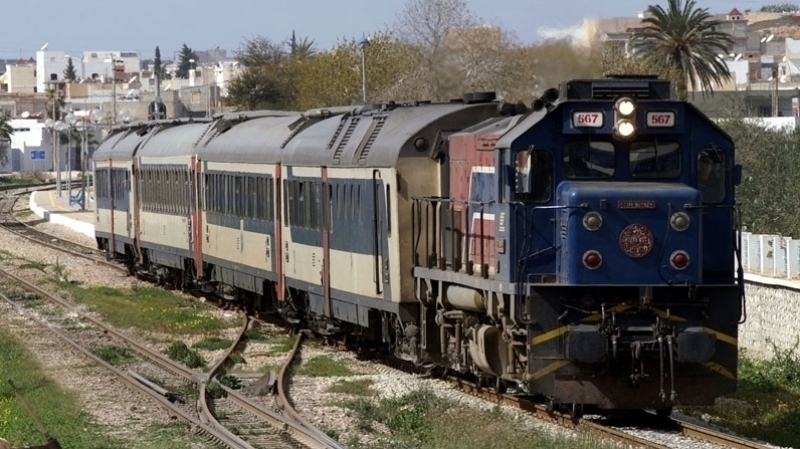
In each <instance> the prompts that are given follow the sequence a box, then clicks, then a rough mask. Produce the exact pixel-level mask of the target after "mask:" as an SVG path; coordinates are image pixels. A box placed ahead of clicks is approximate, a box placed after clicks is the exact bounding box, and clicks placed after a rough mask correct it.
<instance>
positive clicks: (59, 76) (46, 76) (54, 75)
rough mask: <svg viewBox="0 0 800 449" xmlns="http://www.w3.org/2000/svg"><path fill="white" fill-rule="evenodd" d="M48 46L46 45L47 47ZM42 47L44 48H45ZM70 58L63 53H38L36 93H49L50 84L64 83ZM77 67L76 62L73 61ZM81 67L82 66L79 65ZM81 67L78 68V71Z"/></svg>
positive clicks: (43, 51) (48, 51) (51, 51)
mask: <svg viewBox="0 0 800 449" xmlns="http://www.w3.org/2000/svg"><path fill="white" fill-rule="evenodd" d="M46 46H47V45H45V47H46ZM45 47H42V48H45ZM68 58H69V56H68V55H67V54H66V53H65V52H63V51H60V50H58V51H54V50H39V51H37V52H36V91H37V92H47V90H48V84H50V83H54V82H63V81H64V69H66V68H67V60H68ZM72 64H73V65H75V61H74V60H73V61H72ZM78 66H80V64H78ZM78 68H79V67H76V70H78Z"/></svg>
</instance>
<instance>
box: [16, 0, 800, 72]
mask: <svg viewBox="0 0 800 449" xmlns="http://www.w3.org/2000/svg"><path fill="white" fill-rule="evenodd" d="M466 2H467V4H468V5H469V9H470V10H471V11H472V12H473V13H474V14H475V15H476V16H477V17H479V18H481V19H482V20H483V21H484V22H488V23H492V24H495V25H499V26H500V27H502V28H503V29H504V30H507V31H511V32H513V33H514V34H515V35H516V37H517V39H518V40H519V41H520V42H522V43H535V42H538V41H540V40H541V39H542V38H543V36H554V35H561V34H565V33H566V34H569V33H571V32H572V31H573V30H575V29H576V28H577V27H578V26H579V25H580V23H581V22H582V21H583V19H584V18H596V17H622V16H628V17H630V16H635V15H636V14H637V12H639V11H643V10H645V9H646V8H647V6H648V5H650V4H662V5H664V6H666V0H610V1H602V0H466ZM696 2H697V5H698V6H699V7H701V8H708V10H709V12H711V13H713V14H716V13H726V12H728V11H730V10H731V9H732V8H734V7H736V8H738V9H739V10H740V11H742V12H744V10H745V9H753V10H758V9H759V8H760V7H761V6H763V5H765V4H782V3H785V2H786V1H785V0H774V1H764V0H735V1H727V0H726V1H722V0H696ZM3 3H4V4H3V5H2V7H0V58H2V59H11V58H19V57H23V58H26V59H27V58H29V57H35V55H36V51H37V50H38V49H39V48H40V47H41V46H42V45H44V44H45V43H48V47H47V48H48V49H49V50H61V51H65V52H66V53H68V54H80V53H81V52H83V51H88V50H120V51H138V52H139V55H140V57H141V58H142V59H151V58H152V57H153V54H154V51H155V47H156V45H158V46H159V47H160V49H161V55H162V58H164V59H171V58H172V57H173V56H174V55H175V54H176V53H177V51H178V50H179V49H180V47H181V45H182V44H183V43H184V42H185V43H186V44H187V45H188V46H189V47H191V48H192V49H194V50H208V49H213V48H215V47H219V48H221V49H226V50H228V56H234V52H235V51H236V50H237V49H239V48H240V46H241V45H242V43H243V42H245V40H246V39H249V38H253V37H255V36H263V37H267V38H269V39H270V40H273V41H277V42H280V41H284V40H286V39H287V38H289V37H290V36H291V34H292V30H294V31H295V32H296V33H297V36H298V37H308V38H309V39H312V40H313V41H314V43H315V45H316V47H317V49H320V50H325V49H329V48H331V47H333V46H334V45H335V44H336V43H337V41H339V40H342V39H350V38H360V37H361V36H362V35H367V36H369V35H370V34H371V33H375V32H378V31H380V30H384V29H387V28H389V27H391V25H392V24H393V23H394V21H395V17H396V16H397V14H398V13H399V12H400V11H401V10H402V8H403V5H404V4H405V0H227V1H225V0H222V1H221V0H215V1H211V0H193V1H185V0H135V1H132V0H81V1H77V2H64V1H55V0H24V1H8V2H3ZM790 3H791V1H790Z"/></svg>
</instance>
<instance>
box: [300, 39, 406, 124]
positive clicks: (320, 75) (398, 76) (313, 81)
mask: <svg viewBox="0 0 800 449" xmlns="http://www.w3.org/2000/svg"><path fill="white" fill-rule="evenodd" d="M365 50H366V52H367V53H366V58H367V59H366V61H367V91H368V101H369V102H370V103H377V102H386V101H389V100H409V99H419V98H418V96H417V95H418V94H417V93H416V90H414V88H409V89H407V88H406V86H407V84H411V85H416V81H415V80H414V79H412V78H413V76H414V71H415V66H414V64H413V62H414V61H415V56H414V50H413V49H412V48H411V46H410V45H409V44H407V43H405V42H402V41H399V40H397V39H396V38H394V37H392V35H391V34H390V33H388V32H380V33H378V34H376V35H374V36H373V37H372V38H371V39H370V43H369V45H368V46H367V47H366V48H365ZM361 51H362V48H361V46H360V45H359V43H358V41H356V39H352V38H351V39H350V40H347V41H341V42H339V43H337V45H336V46H335V47H334V48H333V49H331V50H330V51H325V52H321V53H318V54H316V56H314V57H313V58H311V59H308V60H305V61H299V60H293V64H292V66H291V68H292V73H293V75H292V78H293V80H294V86H295V105H296V108H297V109H300V110H304V109H310V108H319V107H326V106H343V105H352V104H360V103H361V102H362V85H361V83H362V75H361V69H362V67H361V66H362V64H361V62H362V59H361Z"/></svg>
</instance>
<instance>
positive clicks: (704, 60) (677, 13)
mask: <svg viewBox="0 0 800 449" xmlns="http://www.w3.org/2000/svg"><path fill="white" fill-rule="evenodd" d="M647 12H649V13H650V16H649V17H647V18H645V19H643V20H642V24H643V25H644V28H643V29H641V30H639V31H637V32H635V33H634V34H633V36H632V37H631V44H632V49H633V51H634V52H635V53H637V54H639V55H641V56H642V57H643V58H645V60H647V61H648V62H650V63H652V64H653V66H654V67H663V70H664V74H666V75H667V76H668V77H669V78H670V79H672V81H673V82H674V83H675V92H676V94H677V97H678V99H679V100H683V101H685V100H687V99H688V90H687V79H688V83H689V86H691V87H692V90H697V88H698V81H699V88H700V90H702V91H703V95H705V94H706V92H708V93H710V94H712V95H713V94H714V89H713V85H714V84H715V83H716V84H720V83H721V82H722V81H727V80H730V79H731V73H730V71H729V70H728V66H727V65H726V64H725V62H724V61H723V60H722V59H721V58H720V57H719V56H718V55H719V54H720V53H722V54H726V53H728V51H730V48H731V47H732V46H733V39H731V36H730V34H728V33H726V32H724V31H717V27H719V26H720V24H721V22H720V21H718V20H714V19H713V18H712V16H711V14H709V13H708V9H707V8H702V9H701V8H697V7H696V2H695V0H685V2H684V1H683V0H667V10H666V11H665V10H664V8H662V7H661V6H659V5H650V6H648V7H647Z"/></svg>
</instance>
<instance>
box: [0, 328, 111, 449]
mask: <svg viewBox="0 0 800 449" xmlns="http://www.w3.org/2000/svg"><path fill="white" fill-rule="evenodd" d="M0 379H2V382H0V436H2V437H3V438H5V439H6V440H8V441H9V443H11V446H12V447H23V446H25V445H40V444H44V443H45V440H44V436H43V435H42V434H41V433H40V432H39V430H38V429H37V427H36V425H35V424H34V422H33V420H31V418H30V417H29V416H28V414H27V412H26V411H25V409H24V407H23V405H22V403H21V402H20V401H19V400H18V398H17V397H16V394H15V393H14V391H12V389H11V387H10V385H9V384H8V383H7V382H6V379H11V380H12V381H13V382H14V384H15V385H16V386H17V388H18V389H19V390H20V391H21V393H22V395H23V396H24V398H25V399H26V400H27V401H28V402H29V403H30V404H31V407H32V409H33V410H34V412H35V413H36V416H37V417H38V418H39V419H40V420H41V421H42V423H43V424H44V426H45V428H47V430H48V431H49V432H50V434H51V435H53V436H54V437H55V438H56V439H58V441H59V443H61V446H62V447H80V448H87V449H101V448H107V447H125V446H126V445H125V444H124V443H123V442H121V441H119V440H118V439H117V438H113V437H111V436H109V435H106V434H105V433H104V430H103V429H102V428H101V427H99V426H98V425H97V424H96V423H94V422H93V420H92V418H91V416H90V415H89V414H88V413H86V412H84V411H83V405H82V403H81V401H80V399H79V398H78V397H77V396H76V395H75V394H73V393H69V392H66V391H63V390H61V388H60V387H59V386H58V384H56V383H55V382H54V381H53V380H52V379H50V378H48V377H46V375H45V373H44V371H43V370H42V367H41V365H39V363H38V362H37V361H36V360H35V359H34V358H33V357H32V356H31V355H30V354H29V353H28V352H27V351H26V350H25V349H24V347H23V346H22V344H21V343H20V342H19V341H18V340H17V339H16V338H14V337H13V336H12V335H10V334H9V333H7V332H6V331H5V330H3V329H2V328H0Z"/></svg>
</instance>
